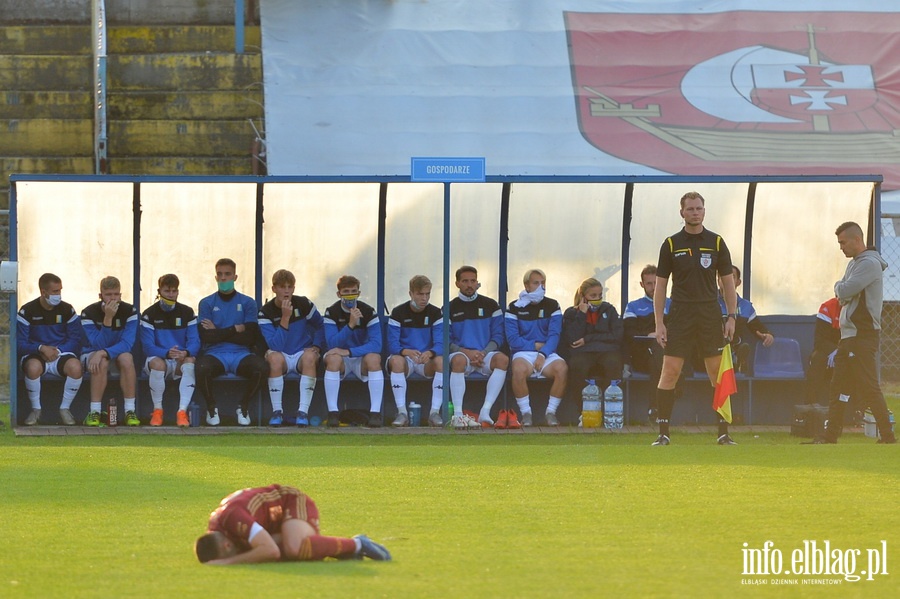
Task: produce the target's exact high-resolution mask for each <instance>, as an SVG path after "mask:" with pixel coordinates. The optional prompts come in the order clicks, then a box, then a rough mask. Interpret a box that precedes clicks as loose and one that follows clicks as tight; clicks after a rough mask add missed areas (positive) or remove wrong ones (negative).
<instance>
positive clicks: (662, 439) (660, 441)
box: [650, 435, 669, 445]
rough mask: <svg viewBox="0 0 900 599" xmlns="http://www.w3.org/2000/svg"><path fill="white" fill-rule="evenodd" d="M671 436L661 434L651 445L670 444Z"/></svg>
mask: <svg viewBox="0 0 900 599" xmlns="http://www.w3.org/2000/svg"><path fill="white" fill-rule="evenodd" d="M668 444H669V437H668V436H667V435H660V436H658V437H657V438H656V441H654V442H653V443H651V444H650V445H668Z"/></svg>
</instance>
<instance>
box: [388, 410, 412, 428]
mask: <svg viewBox="0 0 900 599" xmlns="http://www.w3.org/2000/svg"><path fill="white" fill-rule="evenodd" d="M391 426H397V427H400V426H409V415H408V414H407V413H406V412H397V417H396V418H394V421H393V422H392V423H391Z"/></svg>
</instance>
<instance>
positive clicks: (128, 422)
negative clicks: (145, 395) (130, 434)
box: [125, 410, 141, 426]
mask: <svg viewBox="0 0 900 599" xmlns="http://www.w3.org/2000/svg"><path fill="white" fill-rule="evenodd" d="M140 425H141V419H140V418H138V417H137V414H135V413H134V411H132V410H128V411H127V412H125V426H140Z"/></svg>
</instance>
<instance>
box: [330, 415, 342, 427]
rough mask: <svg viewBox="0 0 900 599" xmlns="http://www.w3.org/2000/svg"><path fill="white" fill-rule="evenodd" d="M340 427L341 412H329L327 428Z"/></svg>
mask: <svg viewBox="0 0 900 599" xmlns="http://www.w3.org/2000/svg"><path fill="white" fill-rule="evenodd" d="M340 425H341V413H340V412H328V422H327V426H329V427H338V426H340Z"/></svg>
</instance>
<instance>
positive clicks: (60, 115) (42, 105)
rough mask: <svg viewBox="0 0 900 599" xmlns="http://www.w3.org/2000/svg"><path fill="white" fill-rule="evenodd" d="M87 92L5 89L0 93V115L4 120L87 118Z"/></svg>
mask: <svg viewBox="0 0 900 599" xmlns="http://www.w3.org/2000/svg"><path fill="white" fill-rule="evenodd" d="M91 105H92V99H91V92H89V91H34V90H7V91H4V92H2V93H0V114H2V115H3V116H4V118H7V119H90V118H93V117H94V113H93V110H92V107H91Z"/></svg>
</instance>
